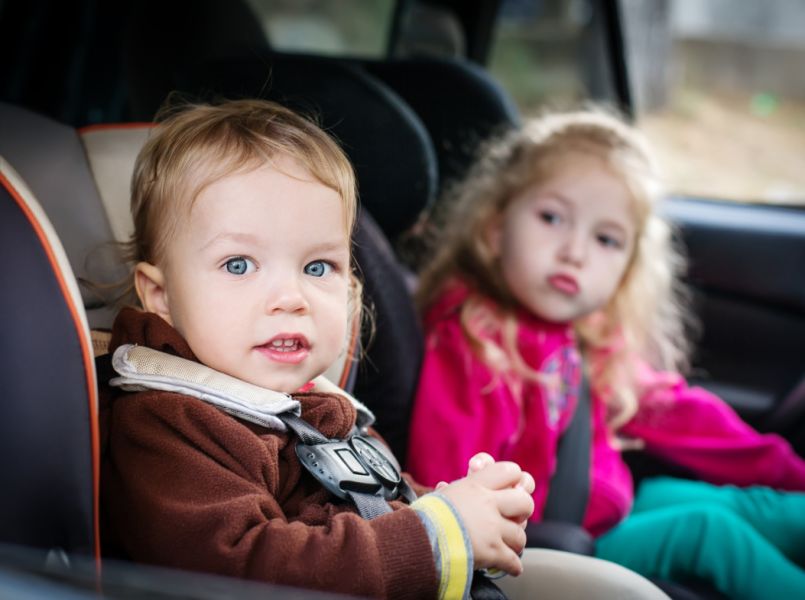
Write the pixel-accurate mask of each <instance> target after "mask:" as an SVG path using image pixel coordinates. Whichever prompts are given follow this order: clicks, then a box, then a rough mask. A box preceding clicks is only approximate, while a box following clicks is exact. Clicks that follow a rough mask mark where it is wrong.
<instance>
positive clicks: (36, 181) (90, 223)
mask: <svg viewBox="0 0 805 600" xmlns="http://www.w3.org/2000/svg"><path fill="white" fill-rule="evenodd" d="M0 131H2V132H3V135H1V136H0V155H3V156H4V157H5V158H6V160H7V161H8V162H9V163H10V164H11V165H13V168H14V169H15V170H16V171H17V172H18V173H19V174H20V176H21V177H22V179H23V180H24V181H25V182H26V183H27V184H28V186H29V187H30V189H31V191H32V192H33V194H35V195H36V198H37V200H38V201H39V203H41V206H42V208H43V209H44V211H45V213H46V214H47V215H48V218H49V219H50V221H51V222H52V223H53V225H54V227H55V229H56V230H57V231H58V234H59V239H60V240H61V243H62V244H63V245H64V248H65V251H66V252H67V256H68V258H69V260H70V266H71V268H72V271H73V273H75V275H76V277H77V278H78V279H79V280H86V281H92V282H96V283H100V284H103V283H110V282H113V281H117V280H120V279H122V278H123V277H125V273H126V271H125V269H124V268H123V266H122V260H121V256H120V252H119V249H118V248H117V247H116V246H114V245H112V244H110V243H109V242H110V241H112V240H114V236H113V235H112V231H111V228H110V226H109V221H108V220H107V217H106V212H105V210H104V207H103V204H102V201H101V197H100V195H99V194H98V189H97V187H96V185H95V181H94V179H93V174H92V172H91V171H90V169H89V168H88V165H87V159H86V155H85V150H84V147H83V145H82V144H81V140H80V138H79V135H78V133H77V132H76V130H75V129H73V128H72V127H69V126H66V125H62V124H61V123H58V122H56V121H54V120H52V119H49V118H47V117H43V116H41V115H39V114H36V113H34V112H31V111H29V110H26V109H23V108H20V107H17V106H14V105H11V104H7V103H2V102H0ZM81 292H82V298H83V303H84V306H85V307H86V309H87V313H88V316H89V320H90V324H91V325H92V326H99V325H102V324H104V323H106V322H107V321H109V319H110V318H111V316H110V314H111V313H110V311H108V310H107V309H106V307H105V305H104V301H103V299H102V298H101V296H100V295H99V294H97V293H96V292H95V291H94V290H93V288H92V287H91V286H82V288H81Z"/></svg>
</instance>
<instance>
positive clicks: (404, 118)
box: [178, 54, 437, 240]
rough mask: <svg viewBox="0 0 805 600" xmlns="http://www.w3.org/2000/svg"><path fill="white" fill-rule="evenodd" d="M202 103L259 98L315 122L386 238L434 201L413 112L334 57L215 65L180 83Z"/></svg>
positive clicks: (430, 158)
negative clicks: (338, 150)
mask: <svg viewBox="0 0 805 600" xmlns="http://www.w3.org/2000/svg"><path fill="white" fill-rule="evenodd" d="M178 86H179V90H180V91H182V92H185V93H187V94H191V95H193V96H196V97H200V98H202V99H206V100H211V99H215V98H221V97H226V98H242V97H263V98H268V99H271V100H275V101H278V102H280V103H282V104H284V105H286V106H288V107H290V108H292V109H295V110H297V111H299V112H302V113H304V114H307V115H309V116H314V117H318V121H319V124H320V125H321V126H322V127H323V128H324V129H325V130H326V131H328V132H329V133H331V134H332V135H333V136H334V137H335V138H336V139H337V140H338V141H339V142H340V143H341V145H342V147H343V148H344V150H345V152H346V153H347V155H348V156H349V158H350V160H351V161H352V164H353V167H354V168H355V171H356V174H357V180H358V193H359V196H360V201H361V204H362V206H363V207H364V208H366V209H367V210H368V211H369V212H371V213H372V216H373V217H374V218H375V219H376V220H377V222H378V224H379V225H380V227H381V229H382V230H383V232H384V233H385V234H386V236H387V237H389V239H391V240H395V239H396V238H397V236H398V235H399V234H400V233H402V232H403V231H405V230H406V229H408V228H409V227H410V226H411V225H412V224H413V223H414V222H415V221H416V219H417V218H418V216H419V214H420V213H421V212H422V210H423V209H425V208H426V207H427V206H429V205H430V203H431V202H432V201H433V199H434V197H435V191H436V177H437V175H436V158H435V154H434V150H433V146H432V143H431V141H430V138H429V136H428V134H427V131H426V130H425V128H424V126H423V125H422V123H421V121H420V120H419V118H418V117H417V116H416V114H415V113H414V112H413V111H412V110H411V109H410V107H408V106H407V105H406V104H405V102H403V101H402V100H401V99H400V98H399V96H397V94H396V93H394V92H393V91H392V90H391V89H390V88H389V87H388V86H386V85H385V84H383V83H382V82H380V81H378V80H377V79H375V78H374V77H372V76H370V75H368V74H366V73H365V72H363V71H361V70H360V69H358V68H356V67H354V66H351V65H349V64H346V63H344V62H343V61H339V60H335V59H326V58H320V57H311V56H302V55H291V54H271V55H268V56H265V57H246V58H237V59H222V60H216V61H213V62H211V63H208V64H206V65H205V66H204V67H203V68H202V69H201V70H200V71H198V72H196V73H189V74H186V75H184V76H183V77H181V78H180V81H179V82H178Z"/></svg>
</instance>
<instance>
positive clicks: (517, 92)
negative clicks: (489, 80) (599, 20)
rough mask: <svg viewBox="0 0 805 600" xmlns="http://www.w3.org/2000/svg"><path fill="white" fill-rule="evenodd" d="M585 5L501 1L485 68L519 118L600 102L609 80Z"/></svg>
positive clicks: (561, 0)
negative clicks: (517, 110) (597, 99)
mask: <svg viewBox="0 0 805 600" xmlns="http://www.w3.org/2000/svg"><path fill="white" fill-rule="evenodd" d="M592 19H593V12H592V8H591V6H590V4H589V3H588V2H568V1H566V0H541V1H540V0H505V1H504V2H503V3H502V4H501V8H500V14H499V17H498V23H497V27H496V29H495V32H494V38H493V41H492V46H491V50H490V55H489V60H488V65H487V66H488V68H489V70H490V72H491V73H492V74H493V75H494V76H495V77H496V78H497V79H498V80H499V81H500V82H501V83H502V85H503V86H504V87H505V88H506V89H507V90H508V91H509V93H511V95H512V97H513V98H514V99H515V102H516V103H517V104H518V106H519V108H520V110H521V111H522V112H523V114H526V115H529V114H533V113H535V112H537V111H541V110H544V109H545V108H546V106H550V107H553V108H566V107H568V106H574V105H577V104H578V103H579V102H581V101H583V100H584V99H587V98H592V97H596V96H601V95H605V94H601V93H599V92H601V90H600V89H599V88H600V86H602V85H604V84H605V83H606V81H607V78H608V74H607V73H606V72H602V70H603V69H602V68H598V67H601V65H600V64H599V63H598V61H596V60H595V59H596V57H600V56H601V55H602V54H604V53H603V52H602V51H601V50H602V48H599V47H596V46H597V45H598V44H599V43H600V42H599V40H598V39H596V38H595V36H594V34H593V31H594V29H593V28H592V26H591V25H592Z"/></svg>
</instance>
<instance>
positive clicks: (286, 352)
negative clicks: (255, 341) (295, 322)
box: [256, 334, 310, 365]
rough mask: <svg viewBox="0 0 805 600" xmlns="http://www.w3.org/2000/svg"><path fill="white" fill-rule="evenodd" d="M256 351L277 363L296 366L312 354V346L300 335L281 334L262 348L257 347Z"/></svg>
mask: <svg viewBox="0 0 805 600" xmlns="http://www.w3.org/2000/svg"><path fill="white" fill-rule="evenodd" d="M256 350H257V351H258V352H260V353H261V354H262V355H263V356H265V357H267V358H269V359H270V360H273V361H275V362H280V363H286V364H293V365H295V364H299V363H301V362H302V361H303V360H305V358H307V355H308V354H310V344H309V343H308V341H307V338H305V336H303V335H300V334H279V335H275V336H274V337H273V338H271V339H270V340H269V341H268V342H266V343H265V344H263V345H262V346H257V347H256Z"/></svg>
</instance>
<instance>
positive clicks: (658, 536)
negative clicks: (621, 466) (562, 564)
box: [595, 477, 805, 600]
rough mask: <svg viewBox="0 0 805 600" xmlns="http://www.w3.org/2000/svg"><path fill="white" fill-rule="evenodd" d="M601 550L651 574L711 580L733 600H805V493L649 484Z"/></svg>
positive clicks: (661, 481)
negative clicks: (771, 599) (768, 599)
mask: <svg viewBox="0 0 805 600" xmlns="http://www.w3.org/2000/svg"><path fill="white" fill-rule="evenodd" d="M595 553H596V556H597V557H598V558H603V559H605V560H610V561H612V562H616V563H618V564H621V565H623V566H625V567H628V568H629V569H632V570H633V571H636V572H638V573H640V574H641V575H643V576H645V577H650V578H657V579H665V580H670V581H677V582H684V581H686V580H691V579H697V580H703V581H707V582H709V583H710V584H711V585H713V587H715V588H716V589H718V590H719V591H721V592H722V593H724V594H725V595H726V596H728V597H729V598H737V599H744V598H745V599H753V600H757V599H760V598H805V570H803V565H805V493H798V492H777V491H775V490H772V489H769V488H766V487H749V488H737V487H734V486H716V485H711V484H708V483H703V482H700V481H689V480H686V479H673V478H669V477H661V478H655V479H648V480H645V481H644V482H643V483H642V484H641V486H640V488H639V489H638V492H637V497H636V498H635V505H634V508H633V510H632V513H631V514H630V515H629V516H628V517H627V518H626V519H625V520H624V521H623V522H622V523H620V524H619V525H618V526H617V527H615V528H614V529H612V530H611V531H609V532H608V533H606V534H605V535H603V536H602V537H600V538H599V539H598V540H597V541H596V552H595Z"/></svg>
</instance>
